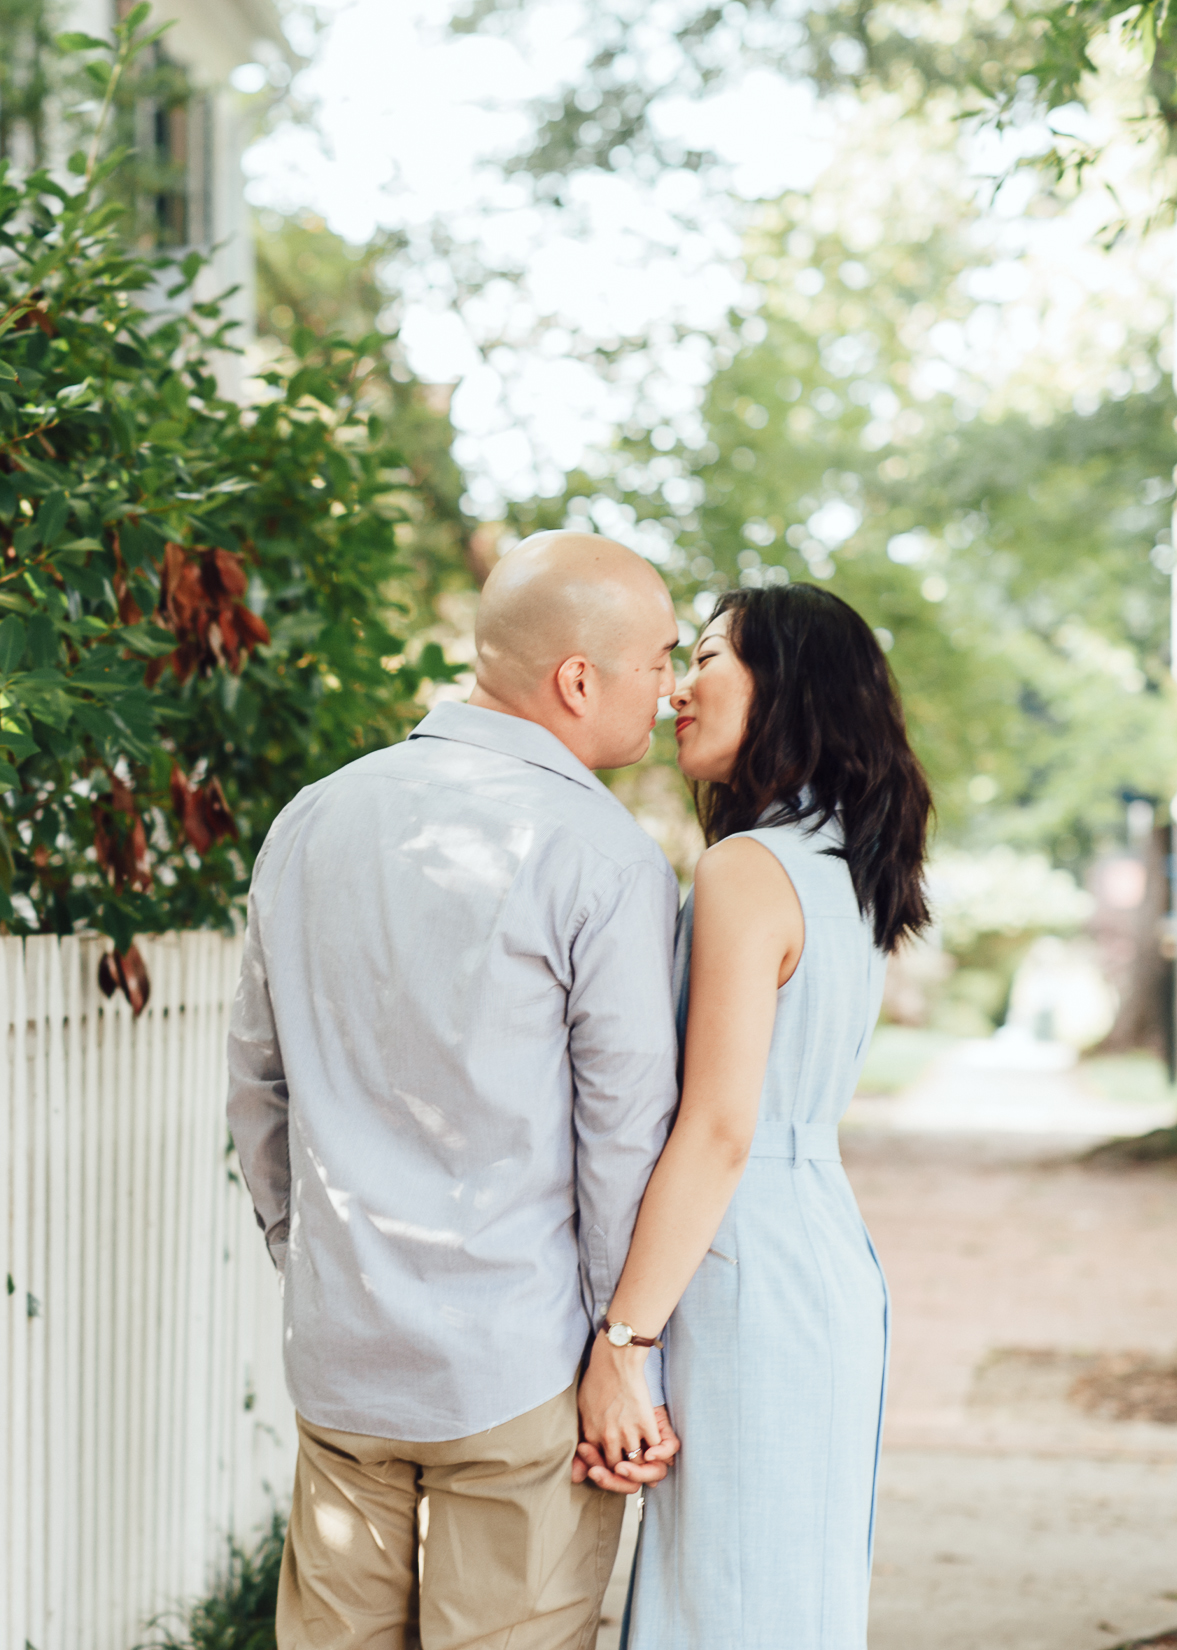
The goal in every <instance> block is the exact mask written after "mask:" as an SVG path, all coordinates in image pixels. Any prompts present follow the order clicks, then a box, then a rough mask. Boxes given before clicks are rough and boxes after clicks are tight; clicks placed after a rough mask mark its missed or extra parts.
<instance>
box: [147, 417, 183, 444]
mask: <svg viewBox="0 0 1177 1650" xmlns="http://www.w3.org/2000/svg"><path fill="white" fill-rule="evenodd" d="M183 434H184V426H183V424H181V423H180V421H179V419H177V418H159V419H157V420H156V422H155V423H154V424H152V425H150V426H149V427H148V430H147V435H146V437H145V439H146V440H147V441H154V442H156V443H157V444H158V445H159V446H161V447H166V446H170V445H172V444H173V443H175V442H177V441H179V439H180V437H181V436H182V435H183Z"/></svg>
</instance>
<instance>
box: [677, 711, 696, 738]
mask: <svg viewBox="0 0 1177 1650" xmlns="http://www.w3.org/2000/svg"><path fill="white" fill-rule="evenodd" d="M694 720H695V718H694V717H693V716H680V717H679V719H678V721H677V722H676V723H675V724H674V737H675V738H676V739H681V738H682V736H683V734H684V732H685V731H686V729H687V728H689V727H691V726H692V724H693V723H694Z"/></svg>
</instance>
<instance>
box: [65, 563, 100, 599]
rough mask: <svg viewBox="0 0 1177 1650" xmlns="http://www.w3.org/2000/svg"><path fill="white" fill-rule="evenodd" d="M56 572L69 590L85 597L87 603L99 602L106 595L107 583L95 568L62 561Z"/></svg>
mask: <svg viewBox="0 0 1177 1650" xmlns="http://www.w3.org/2000/svg"><path fill="white" fill-rule="evenodd" d="M58 571H59V572H60V573H61V576H62V578H63V579H64V580H65V582H66V584H67V585H68V586H69V587H70V589H71V590H76V591H77V592H78V594H79V596H85V598H86V600H87V601H90V602H100V601H101V600H102V598H103V597H104V596H105V595H106V592H107V581H106V579H105V578H104V577H103V575H102V574H101V573H100V572H99V571H98V570H97V569H96V568H94V567H87V566H85V565H84V564H83V563H82V562H75V561H62V562H61V564H60V566H59V569H58Z"/></svg>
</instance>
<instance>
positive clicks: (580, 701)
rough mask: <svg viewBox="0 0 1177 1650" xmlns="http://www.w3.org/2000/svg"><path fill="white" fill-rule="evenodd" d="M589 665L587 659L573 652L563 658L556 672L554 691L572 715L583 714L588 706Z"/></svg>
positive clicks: (589, 688)
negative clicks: (566, 657) (568, 656)
mask: <svg viewBox="0 0 1177 1650" xmlns="http://www.w3.org/2000/svg"><path fill="white" fill-rule="evenodd" d="M589 675H590V666H589V662H588V660H587V659H585V658H582V657H581V655H580V654H579V653H576V654H573V656H572V658H571V659H565V661H564V663H563V664H562V665H561V666H560V668H559V670H557V672H556V692H557V693H558V694H559V695H560V703H561V704H562V705H563V706H564V708H565V710H569V711H571V712H572V714H573V716H584V715H586V714H587V712H588V708H589V694H590V692H591V691H592V690H591V687H590V682H589Z"/></svg>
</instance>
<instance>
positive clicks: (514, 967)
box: [229, 704, 678, 1442]
mask: <svg viewBox="0 0 1177 1650" xmlns="http://www.w3.org/2000/svg"><path fill="white" fill-rule="evenodd" d="M677 903H678V899H677V886H676V883H675V879H674V876H673V873H672V872H671V870H670V867H669V865H668V864H667V862H666V860H665V858H664V856H663V855H662V853H661V851H660V850H659V849H658V848H657V846H656V845H655V844H654V843H653V842H652V841H651V839H650V838H649V837H648V836H646V834H645V833H644V832H643V831H642V830H641V829H640V828H639V827H638V826H637V825H636V824H635V823H634V821H633V819H632V818H631V817H630V815H629V814H628V813H627V812H626V810H625V809H624V808H623V807H622V805H621V804H620V803H619V802H618V801H617V800H616V799H615V798H614V797H613V796H612V795H611V794H610V792H609V791H608V790H607V789H606V788H605V786H603V785H602V784H601V783H600V782H599V781H598V780H597V779H596V778H595V777H594V776H593V775H592V774H591V773H590V772H589V770H588V769H587V768H585V767H583V766H582V764H581V763H580V762H579V761H577V759H576V758H575V757H574V756H573V755H572V754H571V752H570V751H569V750H567V748H566V747H565V746H564V745H562V744H561V743H560V741H559V740H558V739H557V738H556V737H555V735H554V734H551V733H549V732H548V731H547V730H546V729H544V728H541V727H539V726H537V725H536V724H535V723H532V722H527V721H523V720H521V719H520V718H517V717H512V716H504V715H500V714H499V713H498V712H496V711H490V710H482V709H479V708H477V707H475V706H472V705H458V704H444V705H441V706H439V707H438V708H437V709H436V710H434V711H432V712H431V713H430V715H429V716H427V717H426V718H425V720H424V721H423V722H422V723H421V724H420V726H419V727H418V728H417V730H416V732H415V733H414V734H413V735H412V737H411V738H410V739H409V740H407V741H406V742H405V743H404V744H401V745H396V746H393V747H392V748H390V749H388V750H384V751H380V752H378V753H377V754H375V755H373V756H368V757H364V758H363V759H362V760H360V761H358V762H354V763H352V764H351V765H350V766H349V767H346V768H344V769H343V770H342V771H341V772H339V773H336V774H333V775H332V776H331V777H330V778H329V779H324V780H322V781H320V783H319V784H317V785H311V786H309V787H308V788H307V789H306V790H304V791H301V792H300V793H299V795H298V796H297V797H295V799H294V801H293V802H292V803H291V804H290V805H289V807H287V808H286V809H285V810H284V811H283V812H282V814H280V815H279V817H278V819H277V820H276V821H275V823H274V825H273V828H272V829H271V831H270V833H269V835H268V837H267V838H266V842H265V845H264V847H263V848H262V851H261V853H260V855H259V856H258V860H257V864H256V867H255V869H254V874H253V886H252V889H251V892H250V901H249V930H248V935H247V939H246V948H245V960H244V965H243V969H242V975H241V983H240V986H239V988H238V991H237V997H236V1000H235V1003H234V1006H233V1015H232V1021H231V1027H230V1033H229V1073H230V1087H229V1122H230V1127H231V1128H232V1131H233V1138H234V1141H235V1142H236V1146H237V1150H238V1153H239V1155H240V1159H241V1165H242V1168H243V1170H244V1173H245V1178H246V1181H247V1182H248V1185H249V1188H250V1192H251V1194H252V1197H253V1201H254V1206H255V1208H256V1210H257V1213H258V1220H259V1224H261V1225H262V1226H263V1227H264V1229H265V1233H266V1241H267V1242H268V1244H269V1247H270V1251H271V1253H272V1254H273V1256H274V1259H275V1262H276V1263H277V1265H278V1267H279V1269H280V1270H281V1271H282V1272H283V1274H284V1279H285V1284H284V1296H285V1305H284V1312H285V1331H284V1332H285V1337H286V1346H285V1355H286V1376H287V1384H288V1386H289V1389H290V1394H291V1397H292V1398H293V1400H294V1403H295V1405H296V1407H297V1408H298V1410H299V1411H300V1412H301V1413H302V1414H303V1415H304V1416H306V1418H307V1419H308V1420H310V1421H312V1422H315V1423H317V1424H319V1425H320V1426H327V1427H335V1428H338V1429H340V1430H342V1431H346V1432H361V1433H367V1434H370V1435H373V1436H377V1437H387V1438H397V1439H405V1440H416V1441H420V1442H429V1441H436V1440H438V1439H452V1438H463V1437H466V1436H468V1435H469V1434H471V1433H475V1432H480V1431H482V1430H483V1429H485V1428H487V1427H492V1426H496V1425H498V1424H499V1423H500V1422H502V1421H507V1420H511V1419H513V1418H514V1417H515V1416H517V1415H522V1414H524V1413H525V1412H526V1411H527V1410H529V1409H533V1408H535V1407H536V1406H537V1405H539V1404H541V1403H544V1402H546V1401H547V1400H548V1399H549V1398H552V1397H554V1396H555V1395H556V1394H557V1393H559V1392H562V1391H563V1390H564V1389H565V1388H566V1387H568V1386H569V1385H570V1384H571V1383H572V1381H573V1380H574V1378H575V1375H576V1371H577V1367H578V1364H579V1362H580V1359H581V1356H582V1354H583V1352H584V1348H585V1343H586V1340H587V1338H588V1337H589V1335H590V1333H591V1330H592V1328H593V1327H595V1326H596V1325H597V1324H598V1323H599V1322H600V1319H601V1317H602V1315H603V1313H604V1311H605V1308H606V1307H607V1305H608V1302H609V1298H610V1296H611V1294H612V1292H613V1289H614V1287H615V1286H616V1283H617V1279H618V1276H619V1274H620V1271H621V1267H622V1264H623V1262H624V1260H625V1255H626V1251H627V1249H628V1246H629V1240H630V1236H631V1234H632V1230H633V1224H634V1219H635V1217H636V1214H637V1208H638V1203H639V1202H640V1200H641V1196H642V1193H643V1191H644V1189H645V1185H646V1181H647V1179H648V1178H649V1174H650V1171H651V1169H652V1168H653V1165H654V1162H655V1160H656V1158H657V1156H658V1153H659V1152H660V1151H661V1149H662V1145H663V1143H664V1141H665V1138H666V1133H667V1129H668V1127H669V1123H670V1118H671V1113H672V1110H673V1107H674V1102H675V1033H674V1023H673V1015H672V1009H671V994H670V974H671V963H672V947H673V929H674V919H675V913H676V909H677ZM651 1357H652V1358H656V1357H657V1354H652V1355H651ZM648 1370H649V1374H650V1378H651V1389H652V1392H653V1396H654V1398H655V1401H656V1402H660V1401H661V1393H660V1388H659V1376H658V1372H657V1369H656V1367H650V1366H648Z"/></svg>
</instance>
